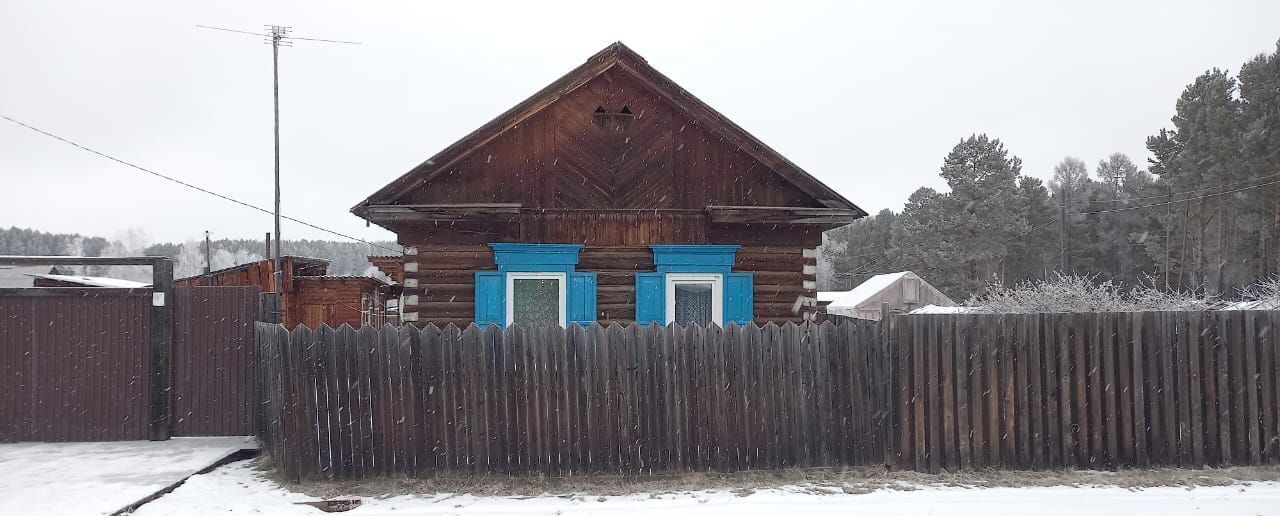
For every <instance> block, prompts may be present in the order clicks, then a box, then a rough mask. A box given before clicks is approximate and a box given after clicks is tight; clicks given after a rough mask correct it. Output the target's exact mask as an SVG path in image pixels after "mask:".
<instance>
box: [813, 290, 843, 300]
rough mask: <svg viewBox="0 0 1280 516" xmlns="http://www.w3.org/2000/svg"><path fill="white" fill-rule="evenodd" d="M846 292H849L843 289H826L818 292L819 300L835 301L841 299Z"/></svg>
mask: <svg viewBox="0 0 1280 516" xmlns="http://www.w3.org/2000/svg"><path fill="white" fill-rule="evenodd" d="M846 293H847V292H845V291H843V290H824V291H821V292H818V302H825V303H830V302H832V301H835V300H836V299H839V298H840V296H843V295H845V294H846Z"/></svg>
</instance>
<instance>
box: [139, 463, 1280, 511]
mask: <svg viewBox="0 0 1280 516" xmlns="http://www.w3.org/2000/svg"><path fill="white" fill-rule="evenodd" d="M817 491H818V490H815V489H813V488H811V487H804V486H788V487H782V488H778V489H761V490H755V491H752V492H743V491H737V492H735V491H731V490H720V491H692V492H679V493H664V494H656V495H650V494H634V495H626V496H594V495H565V496H550V495H545V496H535V497H502V496H472V495H450V494H439V495H434V496H425V495H424V496H397V497H388V498H379V499H364V503H363V504H362V505H361V506H360V507H358V508H356V509H354V510H351V511H348V512H344V513H341V514H348V515H351V516H368V515H422V514H512V515H532V514H560V515H585V514H607V515H610V516H625V515H631V514H661V515H663V516H679V515H684V514H733V515H735V516H754V515H765V514H780V513H790V514H851V513H860V514H877V515H918V514H919V515H923V514H958V515H982V516H995V515H1006V514H1007V515H1026V514H1037V515H1058V514H1061V515H1073V516H1075V515H1079V514H1123V515H1125V516H1143V515H1152V516H1157V515H1158V516H1178V515H1189V514H1238V515H1267V514H1280V482H1254V483H1248V484H1239V485H1234V486H1217V487H1195V488H1185V487H1156V488H1148V489H1142V490H1129V489H1125V488H1121V487H1021V488H1010V487H998V488H964V487H928V486H922V487H919V488H917V489H914V490H910V491H902V490H887V489H885V490H877V491H873V492H870V493H866V494H844V493H843V492H839V491H835V490H831V491H829V492H828V493H827V494H822V493H820V492H817ZM312 500H316V498H313V497H310V496H307V495H304V494H300V493H295V492H291V491H287V490H285V489H283V488H281V487H280V486H279V485H277V484H275V483H274V482H271V481H270V480H267V479H265V478H264V477H263V475H262V474H261V473H259V472H257V471H256V470H254V468H253V465H252V464H251V462H249V461H244V462H237V463H234V464H230V465H227V466H223V467H221V468H219V469H217V470H215V471H213V472H211V473H209V474H206V475H198V476H195V477H192V478H191V479H190V480H188V481H187V482H186V483H185V484H183V485H182V487H179V488H178V489H177V490H175V491H174V492H172V493H170V494H168V495H165V496H164V497H161V498H160V499H158V500H156V501H153V502H151V503H149V504H147V505H144V506H142V508H141V509H139V510H138V512H136V513H135V514H136V515H137V516H162V515H192V516H204V515H214V514H273V515H310V516H318V515H320V514H324V513H322V512H321V511H319V510H318V509H315V508H313V507H310V506H306V505H298V502H304V501H312Z"/></svg>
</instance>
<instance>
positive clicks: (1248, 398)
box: [1236, 310, 1262, 466]
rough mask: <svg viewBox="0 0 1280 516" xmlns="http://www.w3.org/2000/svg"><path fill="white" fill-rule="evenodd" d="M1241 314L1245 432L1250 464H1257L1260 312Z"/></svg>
mask: <svg viewBox="0 0 1280 516" xmlns="http://www.w3.org/2000/svg"><path fill="white" fill-rule="evenodd" d="M1241 315H1242V316H1243V317H1244V342H1243V347H1244V353H1242V354H1243V355H1244V374H1243V375H1242V377H1241V378H1239V380H1240V381H1241V382H1242V383H1243V384H1244V385H1243V388H1242V389H1241V391H1243V393H1244V396H1245V404H1244V407H1243V408H1244V409H1245V417H1244V432H1245V433H1246V434H1247V436H1248V437H1247V439H1246V440H1247V441H1248V447H1249V464H1250V465H1254V466H1256V465H1259V464H1262V447H1261V446H1260V445H1261V443H1259V442H1258V441H1259V439H1260V438H1261V429H1260V428H1259V427H1258V424H1259V422H1258V420H1259V417H1260V416H1259V409H1258V384H1259V381H1260V380H1259V377H1258V376H1259V375H1258V312H1255V311H1252V310H1251V311H1246V312H1243V313H1242V314H1241ZM1236 410H1237V411H1238V410H1240V408H1239V407H1237V409H1236Z"/></svg>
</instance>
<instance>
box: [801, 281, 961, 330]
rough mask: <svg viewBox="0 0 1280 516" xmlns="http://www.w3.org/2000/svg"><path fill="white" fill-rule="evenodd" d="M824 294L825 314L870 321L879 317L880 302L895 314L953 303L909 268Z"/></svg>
mask: <svg viewBox="0 0 1280 516" xmlns="http://www.w3.org/2000/svg"><path fill="white" fill-rule="evenodd" d="M824 297H827V298H829V299H831V302H830V303H829V304H827V306H826V312H827V314H830V315H841V316H845V317H853V318H856V319H870V320H873V321H878V320H880V310H881V305H882V304H883V303H889V311H890V312H891V313H895V314H905V313H909V312H911V311H912V310H915V309H917V308H920V307H923V306H925V305H933V306H936V307H949V306H956V303H955V302H954V301H952V300H951V298H949V297H947V296H946V294H943V293H942V292H940V291H939V290H938V289H937V288H934V286H933V285H930V284H929V283H928V282H927V281H925V280H923V279H921V278H920V276H917V275H916V274H915V273H913V272H911V271H902V272H894V273H890V274H880V275H877V276H872V277H871V278H869V279H867V281H864V282H862V284H861V285H858V286H857V287H854V288H853V290H850V291H847V292H831V293H827V295H826V296H824Z"/></svg>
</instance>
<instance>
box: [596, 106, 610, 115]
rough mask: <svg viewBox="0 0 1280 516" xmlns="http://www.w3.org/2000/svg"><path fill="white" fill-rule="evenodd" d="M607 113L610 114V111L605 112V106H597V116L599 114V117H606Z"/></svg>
mask: <svg viewBox="0 0 1280 516" xmlns="http://www.w3.org/2000/svg"><path fill="white" fill-rule="evenodd" d="M607 113H608V111H605V110H604V106H596V114H597V115H604V114H607Z"/></svg>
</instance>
